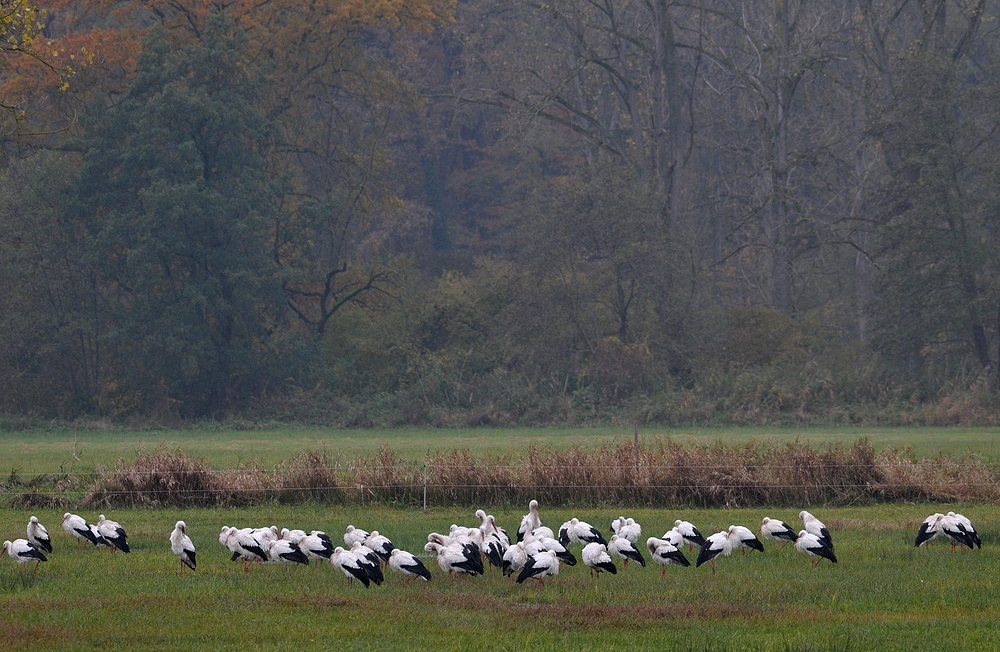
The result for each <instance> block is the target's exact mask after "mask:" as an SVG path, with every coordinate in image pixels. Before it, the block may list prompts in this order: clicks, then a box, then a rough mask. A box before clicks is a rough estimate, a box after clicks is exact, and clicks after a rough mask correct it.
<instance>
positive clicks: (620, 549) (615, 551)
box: [607, 534, 646, 568]
mask: <svg viewBox="0 0 1000 652" xmlns="http://www.w3.org/2000/svg"><path fill="white" fill-rule="evenodd" d="M607 548H608V554H609V555H611V556H612V557H621V558H622V566H624V567H625V568H628V562H629V560H632V561H634V562H638V564H639V565H640V566H642V567H643V568H645V567H646V559H645V557H643V556H642V553H641V552H639V549H638V548H636V547H635V544H634V543H632V542H631V541H629V540H628V539H626V538H625V537H622V536H619V535H617V534H612V535H611V540H610V541H608V546H607Z"/></svg>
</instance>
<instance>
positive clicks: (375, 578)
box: [351, 542, 385, 586]
mask: <svg viewBox="0 0 1000 652" xmlns="http://www.w3.org/2000/svg"><path fill="white" fill-rule="evenodd" d="M351 553H353V554H354V556H355V557H357V559H358V563H359V564H361V566H362V567H363V568H364V569H365V571H367V572H368V579H370V580H371V581H372V582H375V584H376V585H377V586H381V585H382V582H384V581H385V574H383V573H382V560H381V559H379V556H378V555H376V554H375V551H374V550H372V549H371V548H369V547H368V546H366V545H365V544H363V543H360V542H355V543H354V545H353V546H351Z"/></svg>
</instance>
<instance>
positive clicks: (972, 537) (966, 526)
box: [945, 512, 983, 548]
mask: <svg viewBox="0 0 1000 652" xmlns="http://www.w3.org/2000/svg"><path fill="white" fill-rule="evenodd" d="M945 516H947V517H949V518H952V519H954V520H955V522H956V523H958V525H959V526H960V527H961V529H962V531H963V532H965V533H966V535H967V536H968V539H969V541H971V542H972V543H973V544H974V546H975V547H977V548H982V547H983V542H982V541H981V540H980V539H979V534H977V533H976V528H974V527H972V521H970V520H969V519H967V518H966V517H965V516H962V515H961V514H956V513H955V512H948V513H947V514H945ZM969 547H970V548H972V547H973V546H969Z"/></svg>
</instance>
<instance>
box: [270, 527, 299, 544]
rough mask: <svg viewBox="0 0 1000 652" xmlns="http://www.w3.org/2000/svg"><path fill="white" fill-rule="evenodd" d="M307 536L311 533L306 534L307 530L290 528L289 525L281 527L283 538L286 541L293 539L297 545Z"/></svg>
mask: <svg viewBox="0 0 1000 652" xmlns="http://www.w3.org/2000/svg"><path fill="white" fill-rule="evenodd" d="M307 536H309V535H307V534H306V531H305V530H289V529H288V528H287V527H284V528H281V538H282V539H284V540H285V541H291V542H292V543H294V544H295V545H299V544H300V543H302V539H305V538H306V537H307ZM268 543H270V542H268Z"/></svg>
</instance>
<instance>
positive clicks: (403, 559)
mask: <svg viewBox="0 0 1000 652" xmlns="http://www.w3.org/2000/svg"><path fill="white" fill-rule="evenodd" d="M388 565H389V568H390V570H393V571H395V572H397V573H401V574H403V575H405V576H406V577H408V578H409V579H408V580H407V582H406V583H407V584H412V583H413V581H414V580H416V579H417V578H418V577H419V578H420V579H422V580H424V581H425V582H430V581H431V572H430V571H429V570H427V567H426V566H424V564H423V562H421V561H420V560H419V559H417V558H416V557H414V556H413V555H412V554H411V553H409V552H406V551H405V550H400V549H399V548H393V549H392V552H391V553H390V554H389V564H388Z"/></svg>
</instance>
